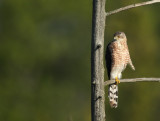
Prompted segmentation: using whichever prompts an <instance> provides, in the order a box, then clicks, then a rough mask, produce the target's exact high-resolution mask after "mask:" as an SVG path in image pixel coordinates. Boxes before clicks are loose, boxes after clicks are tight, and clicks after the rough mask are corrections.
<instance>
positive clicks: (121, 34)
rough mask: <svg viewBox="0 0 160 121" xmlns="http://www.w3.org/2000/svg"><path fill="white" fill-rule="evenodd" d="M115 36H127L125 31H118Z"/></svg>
mask: <svg viewBox="0 0 160 121" xmlns="http://www.w3.org/2000/svg"><path fill="white" fill-rule="evenodd" d="M113 36H114V37H116V36H117V37H119V38H126V35H125V33H124V32H116V33H115V34H114V35H113Z"/></svg>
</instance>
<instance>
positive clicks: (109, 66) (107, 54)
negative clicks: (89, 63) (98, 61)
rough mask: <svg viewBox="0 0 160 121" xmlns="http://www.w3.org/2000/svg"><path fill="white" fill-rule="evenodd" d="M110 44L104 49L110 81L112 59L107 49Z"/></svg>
mask: <svg viewBox="0 0 160 121" xmlns="http://www.w3.org/2000/svg"><path fill="white" fill-rule="evenodd" d="M110 44H111V43H109V44H108V45H107V48H106V54H105V60H106V68H107V73H108V79H110V73H111V65H112V57H111V51H110V49H109V46H110Z"/></svg>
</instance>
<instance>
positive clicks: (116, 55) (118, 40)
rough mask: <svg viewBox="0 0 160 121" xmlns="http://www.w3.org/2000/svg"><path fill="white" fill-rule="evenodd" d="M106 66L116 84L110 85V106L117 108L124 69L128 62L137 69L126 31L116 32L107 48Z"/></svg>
mask: <svg viewBox="0 0 160 121" xmlns="http://www.w3.org/2000/svg"><path fill="white" fill-rule="evenodd" d="M105 58H106V67H107V71H108V78H109V79H110V80H112V79H115V84H111V85H109V89H108V97H109V102H110V106H111V107H112V108H116V107H117V106H118V83H120V81H119V79H120V78H121V77H122V71H123V70H124V69H125V68H126V66H127V64H129V65H130V66H131V68H132V69H133V70H135V68H134V66H133V64H132V61H131V58H130V54H129V51H128V46H127V38H126V35H125V33H124V32H116V33H115V34H114V40H113V41H112V42H110V43H109V44H108V46H107V49H106V56H105Z"/></svg>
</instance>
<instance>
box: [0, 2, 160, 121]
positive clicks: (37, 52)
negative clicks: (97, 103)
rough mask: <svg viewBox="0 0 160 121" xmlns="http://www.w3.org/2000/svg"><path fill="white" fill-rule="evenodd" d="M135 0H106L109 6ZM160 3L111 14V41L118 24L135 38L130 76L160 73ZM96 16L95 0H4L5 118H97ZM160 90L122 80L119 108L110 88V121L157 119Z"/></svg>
mask: <svg viewBox="0 0 160 121" xmlns="http://www.w3.org/2000/svg"><path fill="white" fill-rule="evenodd" d="M135 2H142V0H141V1H140V0H132V1H127V0H119V1H117V0H112V1H111V0H107V1H106V10H107V11H109V10H113V9H116V8H119V7H121V6H125V5H128V4H132V3H135ZM159 9H160V4H154V5H149V6H145V7H139V8H135V9H130V10H128V11H125V12H122V13H118V14H116V15H112V16H109V17H107V18H106V30H105V46H106V45H107V44H108V42H109V41H111V40H112V38H113V34H114V33H115V32H116V31H124V32H125V33H126V35H127V38H128V45H129V49H130V54H131V58H132V61H133V64H134V65H135V67H136V71H132V70H131V69H130V68H127V69H126V70H125V72H124V73H123V78H135V77H160V63H159V62H160V48H159V45H160V34H159V33H160V15H159ZM91 19H92V0H79V1H75V0H69V1H64V0H1V1H0V121H90V120H91V118H90V117H91V114H90V113H91V111H90V105H91V104H90V98H91V97H90V53H91V51H90V49H91V47H90V45H91V44H90V43H91V25H92V23H91V21H92V20H91ZM105 80H107V77H106V75H105ZM159 92H160V84H159V83H130V84H127V83H125V84H124V83H122V84H120V85H119V107H118V108H117V109H111V108H110V107H109V105H108V98H107V95H106V118H107V121H158V120H159V114H160V103H159V102H160V93H159ZM106 93H107V88H106Z"/></svg>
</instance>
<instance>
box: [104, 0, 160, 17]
mask: <svg viewBox="0 0 160 121" xmlns="http://www.w3.org/2000/svg"><path fill="white" fill-rule="evenodd" d="M158 2H160V0H151V1H147V2H141V3H136V4H132V5H128V6H125V7H122V8H119V9H116V10H113V11H109V12H107V13H106V16H109V15H112V14H115V13H119V12H121V11H124V10H128V9H131V8H135V7H139V6H144V5H149V4H154V3H158Z"/></svg>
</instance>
